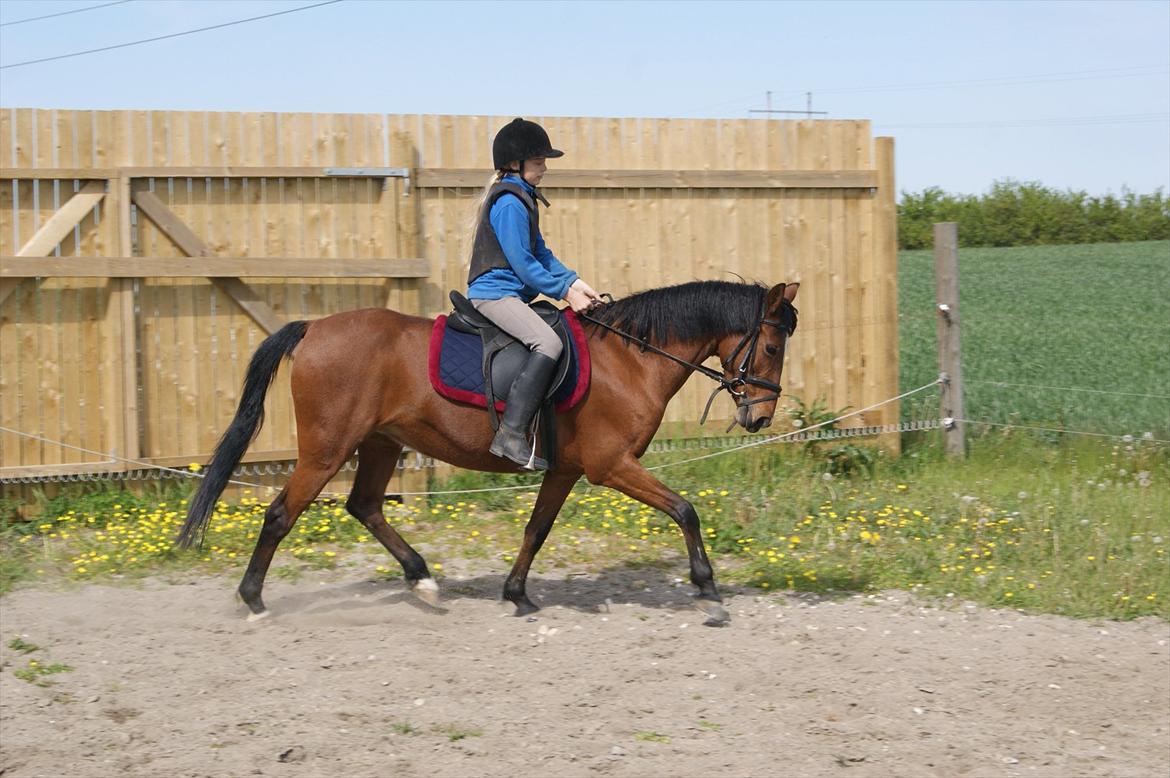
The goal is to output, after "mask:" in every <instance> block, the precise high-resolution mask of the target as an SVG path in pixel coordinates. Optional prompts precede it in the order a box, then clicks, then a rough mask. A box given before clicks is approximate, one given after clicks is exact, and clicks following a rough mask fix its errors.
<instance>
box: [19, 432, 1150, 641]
mask: <svg viewBox="0 0 1170 778" xmlns="http://www.w3.org/2000/svg"><path fill="white" fill-rule="evenodd" d="M829 446H830V444H820V447H818V446H812V447H796V446H783V445H777V446H770V447H760V448H756V449H749V450H747V451H742V452H737V453H735V454H733V455H729V456H725V457H717V458H714V459H709V460H706V461H703V462H698V463H691V464H683V465H679V466H675V467H670V468H668V469H666V470H663V471H661V473H660V475H661V477H662V478H663V480H664V481H665V482H666V483H668V484H670V485H671V486H672V487H673V488H675V489H676V490H678V491H679V492H680V493H682V494H683V495H684V496H686V497H687V499H689V500H690V501H691V502H692V503H693V504H694V505H695V507H696V509H697V510H698V512H699V515H700V517H701V519H702V522H703V535H704V539H705V542H706V544H707V547H708V550H709V551H710V553H711V556H712V558H713V561H714V563H715V566H716V570H717V574H718V576H719V580H721V581H724V582H735V583H739V584H743V585H748V586H753V587H757V588H758V589H760V590H763V591H809V592H817V593H822V594H827V595H834V594H841V593H845V592H873V591H880V590H883V589H910V590H914V591H917V592H919V593H921V594H924V595H929V596H934V597H938V598H942V599H946V598H948V597H958V598H962V599H964V600H971V601H974V602H979V603H983V604H986V605H993V606H1000V607H1013V608H1020V609H1023V610H1027V611H1033V612H1046V613H1060V614H1065V615H1069V616H1076V617H1103V618H1114V619H1128V618H1134V617H1138V616H1145V615H1156V616H1160V617H1162V618H1170V575H1168V572H1167V571H1168V564H1167V559H1166V547H1167V545H1170V526H1168V525H1167V521H1166V517H1167V516H1170V456H1168V453H1167V449H1166V447H1165V446H1163V445H1162V444H1159V443H1156V442H1150V441H1143V440H1141V439H1137V440H1133V441H1124V440H1121V441H1116V442H1103V441H1101V440H1097V439H1087V440H1085V439H1081V440H1075V441H1068V442H1064V443H1062V444H1059V445H1054V444H1051V443H1048V442H1045V441H1042V440H1038V439H1036V438H1034V437H1032V436H1030V435H1027V434H1023V433H1015V434H1000V435H995V436H988V437H985V438H982V439H978V440H976V441H974V442H973V444H972V451H971V455H970V456H969V458H968V459H966V460H964V461H960V462H955V461H950V460H946V459H944V458H942V457H941V456H940V455H939V453H938V452H937V450H936V449H935V448H934V447H933V446H931V445H919V446H918V447H917V448H913V449H912V450H911V451H910V452H909V453H907V454H906V455H905V456H903V457H902V458H900V459H892V458H890V457H888V456H886V455H884V454H883V453H881V452H878V451H873V450H871V451H869V452H868V455H869V456H870V457H871V458H872V460H873V475H872V477H867V476H866V475H864V471H858V474H857V475H855V476H853V477H851V478H842V477H840V476H833V475H831V474H830V473H828V472H827V470H828V469H829V466H830V463H829V460H828V459H827V455H828V454H829V453H830V452H831V451H832V449H831V448H829ZM686 456H687V453H686V452H683V453H673V454H666V453H663V454H654V455H648V456H647V464H649V465H651V466H655V465H659V464H667V463H669V462H671V461H672V460H673V461H677V460H680V459H682V458H685V457H686ZM516 480H517V479H514V478H510V477H506V476H492V475H488V474H470V473H465V474H461V475H460V476H458V480H457V483H458V485H459V487H460V488H483V487H490V486H498V485H501V484H508V483H515V482H516ZM455 485H456V484H440V485H439V486H455ZM487 495H489V496H490V500H491V504H490V505H488V504H485V503H484V502H482V501H480V500H472V499H470V498H471V497H476V498H481V497H483V496H484V495H483V494H478V495H466V496H467V497H468V498H469V499H467V500H458V499H456V497H457V496H456V495H445V496H444V497H443V499H442V500H440V499H438V498H435V499H434V500H433V501H432V502H430V503H421V502H420V503H418V504H415V505H405V506H403V505H398V504H394V503H389V504H387V506H386V514H387V517H388V519H389V521H390V522H391V523H392V524H394V525H395V526H396V527H398V528H399V529H400V530H401V531H402V532H403V533H404V535H405V536H406V537H407V539H408V540H409V541H410V542H411V543H412V544H415V545H416V546H423V547H426V548H431V549H438V551H431V552H430V553H429V554H428V556H429V557H430V559H429V560H428V561H429V562H430V566H431V569H432V571H433V572H434V573H435V575H436V576H439V577H442V576H443V575H444V572H443V562H444V561H450V559H451V558H452V557H476V558H479V559H480V560H483V561H484V562H486V563H487V564H488V566H489V567H494V568H496V569H498V570H499V571H500V572H501V573H503V572H504V571H505V570H507V569H508V568H509V567H510V566H511V563H512V562H513V560H514V554H515V551H516V549H517V547H518V545H519V542H520V539H521V535H522V532H523V526H524V524H525V523H526V522H527V520H528V516H529V514H530V512H531V510H532V505H533V502H534V500H535V492H534V491H533V490H531V489H530V488H528V487H524V488H522V489H520V490H517V491H511V492H493V493H487ZM448 500H449V501H448ZM184 503H185V501H184V499H183V498H178V499H175V498H173V497H172V498H170V499H167V500H163V501H160V502H159V503H157V504H155V505H153V506H144V505H134V506H133V507H129V508H128V507H127V504H125V503H122V502H118V501H113V498H112V497H111V495H108V494H102V495H94V496H91V497H87V498H78V499H76V500H75V502H74V503H72V506H73V507H66V503H56V504H55V506H54V507H56V508H57V509H62V508H63V510H60V512H58V513H57V514H56V515H43V516H42V517H41V518H40V519H39V520H36V521H34V522H31V523H29V524H28V525H26V526H24V527H23V528H22V530H23V531H22V532H17V531H16V530H14V529H12V528H9V529H8V530H6V531H5V532H3V533H0V538H2V540H3V545H4V549H5V550H4V553H5V554H6V555H7V556H12V557H16V558H19V559H21V560H22V565H23V569H25V570H28V571H29V574H28V577H26V578H25V579H23V580H37V579H57V580H59V579H67V580H92V579H101V580H109V579H111V578H119V577H127V576H134V575H143V574H147V573H152V572H158V571H159V570H163V571H170V570H186V571H193V572H195V573H197V574H203V573H205V572H212V571H217V570H221V571H222V570H230V571H232V572H233V573H234V574H239V573H240V572H241V571H242V569H243V566H244V565H245V563H246V560H247V558H248V555H249V554H250V552H251V549H252V547H253V546H254V544H255V540H256V536H257V533H258V532H259V528H260V525H261V522H262V517H263V511H264V507H265V506H264V502H263V501H262V500H260V499H257V498H246V499H244V500H243V501H242V502H241V503H240V504H238V505H227V504H222V503H221V504H220V506H219V507H218V510H217V513H216V516H215V517H214V518H213V520H212V523H211V527H210V529H209V531H208V536H207V546H206V547H205V548H204V549H203V550H202V551H201V552H198V553H194V552H178V551H176V550H174V549H173V548H172V546H171V544H170V541H171V538H172V537H173V536H174V533H175V531H176V529H177V527H178V524H179V522H180V520H181V515H182V512H183V510H184V509H185V504H184ZM93 505H98V506H101V509H100V510H98V509H95V508H93V507H92V506H93ZM107 511H108V512H107ZM363 547H365V548H369V549H370V550H372V551H374V552H376V553H377V554H378V555H379V556H380V558H381V559H384V560H385V561H384V562H382V563H381V564H377V566H376V567H375V568H374V570H373V573H374V574H375V575H376V576H382V577H395V578H396V577H400V576H401V571H400V569H399V567H398V565H397V564H396V563H395V562H394V561H393V560H392V559H391V558H390V557H389V556H388V555H386V556H384V557H383V556H381V555H382V554H384V552H383V551H382V549H381V547H380V546H378V545H377V543H376V542H375V541H373V539H372V538H371V537H370V535H369V534H368V533H367V532H366V530H365V529H364V528H362V527H361V526H360V524H358V523H357V522H356V521H355V520H354V519H353V518H352V517H350V516H348V514H346V513H345V511H344V509H343V508H341V507H340V506H339V505H334V504H328V503H326V504H322V505H318V506H315V507H314V508H313V509H312V510H311V511H309V512H308V513H307V514H306V515H304V516H303V517H302V518H301V519H300V521H298V523H297V525H296V527H295V528H294V530H293V532H292V534H291V535H290V536H289V537H288V538H287V539H286V540H285V542H284V544H283V545H282V546H281V549H280V551H279V552H278V554H279V555H278V557H277V564H276V567H275V568H274V569H275V570H276V571H277V572H275V574H276V575H280V576H281V577H286V578H290V579H295V578H296V577H297V576H298V575H300V574H302V573H303V572H308V571H311V570H313V569H319V568H329V567H334V566H337V565H339V564H343V563H346V561H347V560H354V561H355V563H361V564H366V562H365V557H364V555H362V554H355V553H353V552H354V551H356V550H360V549H361V548H363ZM682 553H683V543H682V537H681V532H680V531H679V530H678V528H677V527H676V526H675V525H674V523H673V521H671V520H670V519H669V518H668V517H667V516H665V515H663V514H661V513H659V512H657V511H655V510H653V509H651V508H649V507H647V506H644V505H642V504H640V503H637V502H635V501H633V500H631V499H629V498H627V497H625V496H624V495H621V494H618V493H616V492H613V491H610V490H608V489H603V488H597V487H592V486H590V485H588V484H587V483H585V482H582V483H580V484H578V486H577V488H576V489H574V491H573V493H572V494H571V495H570V497H569V499H568V501H567V502H566V504H565V506H564V508H563V509H562V511H561V514H560V516H559V518H558V522H557V525H556V527H555V528H554V532H553V533H552V535H551V536H550V537H549V540H548V542H547V543H546V545H545V548H544V549H543V550H542V552H541V555H540V556H539V557H538V559H537V561H536V565H535V567H534V570H535V572H537V573H541V572H543V573H545V574H547V573H548V572H549V571H550V570H556V569H571V568H575V569H581V568H585V569H598V568H600V567H603V566H611V565H624V564H634V565H638V564H653V565H659V564H667V565H670V566H671V567H672V568H674V567H677V568H678V574H679V575H680V576H681V575H685V560H684V559H683V558H681V554H682ZM445 557H446V558H445ZM358 560H360V562H359V561H358ZM15 583H16V581H11V580H10V581H9V582H8V585H14V584H15Z"/></svg>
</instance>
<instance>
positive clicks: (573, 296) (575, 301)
mask: <svg viewBox="0 0 1170 778" xmlns="http://www.w3.org/2000/svg"><path fill="white" fill-rule="evenodd" d="M565 302H567V303H568V304H569V307H570V308H572V309H573V311H574V312H576V313H587V312H588V311H589V310H590V309H591V308H592V307H593V306H595V305H597V301H596V300H594V299H592V298H591V297H589V295H587V294H585V293H584V292H582V291H581V290H579V289H578V288H577V284H576V283H574V284H573V285H572V286H570V287H569V291H568V293H567V294H566V295H565Z"/></svg>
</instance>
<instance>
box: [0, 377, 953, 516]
mask: <svg viewBox="0 0 1170 778" xmlns="http://www.w3.org/2000/svg"><path fill="white" fill-rule="evenodd" d="M936 383H938V382H937V381H932V382H931V383H929V384H925V385H923V386H920V387H918V388H917V389H912V390H910V391H909V392H903V393H902V394H900V395H898V396H897V397H892V398H890V399H889V400H884V401H882V402H880V403H877V404H875V405H871V406H869V407H868V408H862V409H861V410H857V411H851V412H850V413H846V414H842V415H841V416H838V417H837V418H835V419H829V420H828V421H823V422H821V423H819V424H813V425H811V426H809V427H804V428H802V429H799V430H796V431H794V432H789V433H786V434H784V435H773V436H772V437H769V438H765V439H763V440H759V441H752V442H751V443H746V444H744V445H742V446H735V447H733V448H728V449H724V450H722V451H717V452H715V453H713V454H707V455H705V456H701V457H695V458H692V459H684V460H680V461H678V462H668V463H667V464H664V465H657V466H656V467H651V468H647V469H648V470H662V469H664V468H667V467H674V466H675V465H685V464H687V463H689V462H697V461H699V460H700V459H710V458H711V457H717V456H722V455H723V454H730V453H731V452H733V451H740V450H742V449H745V448H751V447H753V446H760V445H763V444H765V443H774V442H776V441H778V440H784V439H785V438H790V437H793V436H796V435H803V434H806V433H808V432H810V431H811V430H815V429H818V428H820V427H825V426H828V425H830V424H836V423H837V422H839V421H841V420H842V419H847V418H849V417H850V416H856V415H858V414H861V413H865V412H866V411H871V410H873V409H874V408H880V407H881V406H883V405H888V404H889V403H892V402H896V401H898V400H901V399H902V398H903V397H909V396H910V395H912V394H915V393H917V392H921V391H923V390H924V389H928V388H930V387H932V386H934V385H935V384H936ZM0 431H2V432H10V433H12V434H14V435H20V436H21V437H25V438H31V439H33V440H37V441H40V442H42V443H51V444H54V445H57V446H60V447H62V448H67V449H72V450H74V451H81V452H84V453H86V454H95V455H97V456H103V457H106V458H107V459H108V460H109V461H114V462H125V463H126V464H130V465H137V466H139V467H142V468H154V469H157V470H165V471H167V472H169V473H177V474H179V475H181V476H183V477H185V478H205V477H206V476H205V474H204V473H202V472H192V471H190V470H179V469H177V468H173V467H164V466H163V465H156V464H154V463H152V462H143V461H141V460H137V459H126V458H125V457H119V456H115V455H114V454H108V453H105V452H101V451H94V450H93V449H88V448H83V447H81V446H74V445H71V444H69V443H63V442H61V441H56V440H50V439H48V438H44V437H41V436H39V435H33V434H31V433H28V432H21V431H20V430H14V429H11V428H9V427H0ZM228 483H229V484H234V485H236V486H247V487H249V488H252V489H269V490H271V491H274V492H276V491H280V490H279V489H278V488H277V487H275V486H269V485H267V484H255V483H249V482H247V481H236V480H234V479H233V480H229V481H228ZM539 488H540V484H516V485H513V486H491V487H484V488H480V489H444V490H440V491H433V492H395V493H394V494H397V495H399V496H402V497H427V496H431V495H445V494H482V493H485V492H509V491H517V490H520V489H528V490H530V491H534V490H536V489H539ZM324 494H325V495H327V499H328V498H331V497H332V496H338V495H340V496H345V495H343V494H341V493H340V492H325V493H324Z"/></svg>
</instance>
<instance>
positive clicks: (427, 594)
mask: <svg viewBox="0 0 1170 778" xmlns="http://www.w3.org/2000/svg"><path fill="white" fill-rule="evenodd" d="M410 591H411V593H412V594H413V595H414V596H415V597H417V598H419V599H420V600H422V601H423V602H425V603H426V604H427V605H430V606H431V607H432V608H438V607H439V585H438V584H437V583H435V579H434V578H420V579H418V580H417V581H415V582H414V583H412V584H411V585H410Z"/></svg>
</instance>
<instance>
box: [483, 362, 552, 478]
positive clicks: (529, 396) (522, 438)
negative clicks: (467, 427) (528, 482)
mask: <svg viewBox="0 0 1170 778" xmlns="http://www.w3.org/2000/svg"><path fill="white" fill-rule="evenodd" d="M556 367H557V361H556V360H555V359H551V358H549V357H546V356H545V355H544V354H538V353H537V352H535V351H534V352H532V353H531V354H529V355H528V361H527V362H525V363H524V369H523V370H521V371H520V375H518V376H516V380H515V381H513V382H512V387H511V388H510V389H509V390H508V398H507V400H505V402H506V403H507V407H505V408H504V418H503V419H502V420H501V421H500V428H499V429H498V430H497V431H496V437H495V439H494V440H493V441H492V446H491V449H490V450H491V452H492V453H493V454H495V455H496V456H498V457H504V458H506V459H510V460H512V461H513V462H515V463H516V464H518V465H521V466H523V467H524V469H525V470H547V469H548V462H546V461H545V460H543V459H540V458H538V457H536V455H535V448H536V446H535V441H533V442H529V439H528V433H529V430H530V429H531V428H532V417H534V416H535V415H536V411H537V410H538V409H539V408H540V405H541V403H542V402H543V401H544V395H545V393H546V392H547V391H548V384H549V381H551V380H552V377H553V372H554V371H555V370H556Z"/></svg>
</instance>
